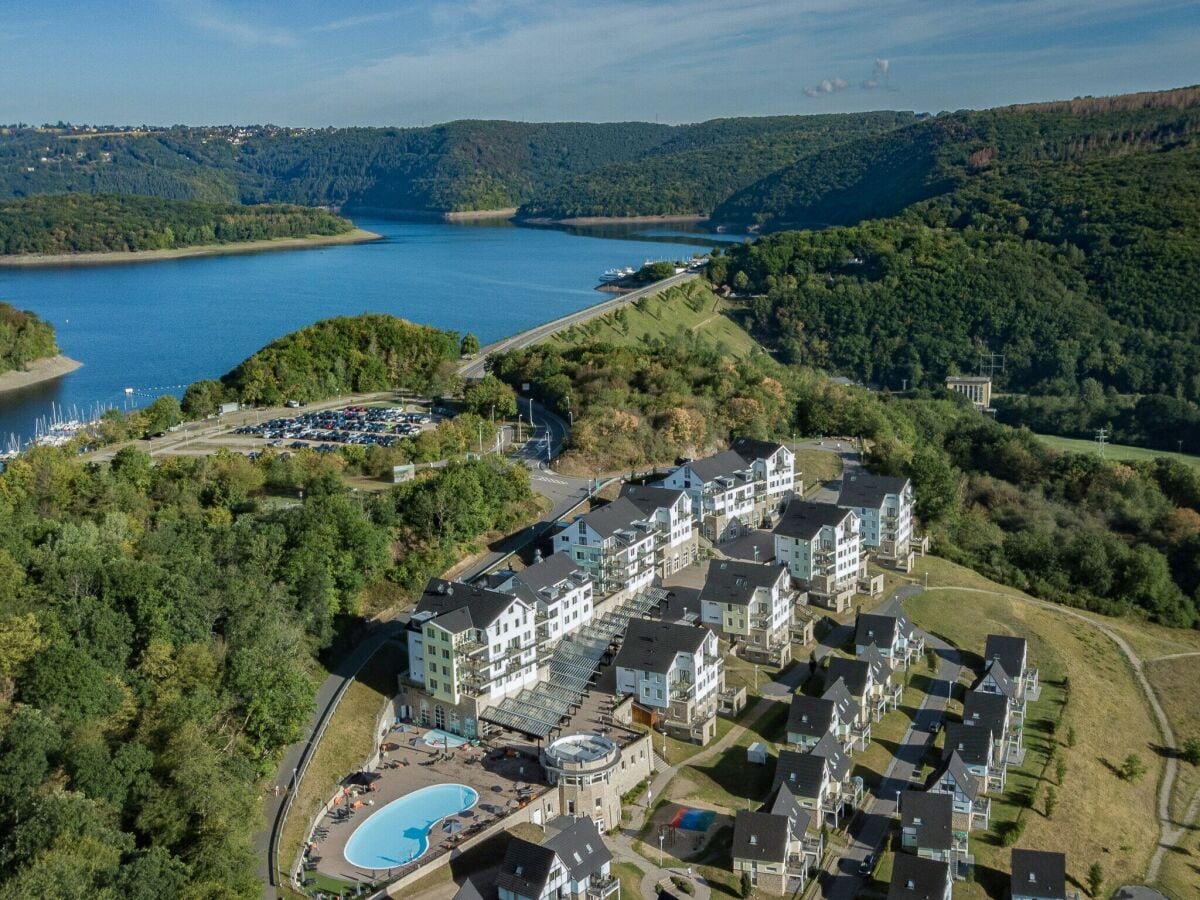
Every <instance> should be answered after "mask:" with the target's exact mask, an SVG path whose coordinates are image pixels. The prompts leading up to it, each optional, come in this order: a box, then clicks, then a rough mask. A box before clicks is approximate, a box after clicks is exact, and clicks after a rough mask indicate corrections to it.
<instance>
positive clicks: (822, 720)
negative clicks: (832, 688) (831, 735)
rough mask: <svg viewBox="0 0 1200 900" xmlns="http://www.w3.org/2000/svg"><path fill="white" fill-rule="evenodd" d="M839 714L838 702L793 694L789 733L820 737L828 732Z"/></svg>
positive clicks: (789, 712) (789, 715)
mask: <svg viewBox="0 0 1200 900" xmlns="http://www.w3.org/2000/svg"><path fill="white" fill-rule="evenodd" d="M836 714H837V704H835V703H834V702H833V701H832V700H827V699H825V698H824V697H806V696H805V695H804V694H793V695H792V706H791V708H790V709H789V710H788V721H787V733H788V734H803V735H806V736H808V737H815V738H819V737H821V735H823V734H827V733H828V732H829V730H830V728H831V727H832V724H833V721H834V717H835V716H836Z"/></svg>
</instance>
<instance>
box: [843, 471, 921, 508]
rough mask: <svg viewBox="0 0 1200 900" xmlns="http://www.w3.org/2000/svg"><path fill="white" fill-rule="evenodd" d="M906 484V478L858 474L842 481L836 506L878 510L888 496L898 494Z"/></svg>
mask: <svg viewBox="0 0 1200 900" xmlns="http://www.w3.org/2000/svg"><path fill="white" fill-rule="evenodd" d="M907 484H908V479H907V478H896V477H893V476H891V475H871V474H860V475H851V476H850V477H849V478H843V479H842V491H841V493H840V494H839V495H838V502H837V505H838V506H845V507H848V508H850V509H860V508H864V509H878V508H879V507H881V506H883V499H884V497H886V496H887V495H888V494H900V493H902V492H903V491H904V488H905V486H906V485H907Z"/></svg>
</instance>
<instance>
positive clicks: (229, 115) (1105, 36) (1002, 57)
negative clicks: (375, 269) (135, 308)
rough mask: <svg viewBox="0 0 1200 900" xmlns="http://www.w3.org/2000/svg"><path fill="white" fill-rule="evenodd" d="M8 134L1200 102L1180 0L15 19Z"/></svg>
mask: <svg viewBox="0 0 1200 900" xmlns="http://www.w3.org/2000/svg"><path fill="white" fill-rule="evenodd" d="M2 8H4V15H3V17H0V122H15V121H25V122H33V123H41V122H44V121H57V120H58V119H65V120H68V121H73V122H93V123H119V124H140V123H142V122H147V123H151V124H172V123H186V124H216V123H231V122H232V123H252V122H253V123H263V122H274V123H277V124H281V125H313V126H322V125H390V124H395V125H419V124H422V123H425V124H431V123H434V122H441V121H447V120H450V119H457V118H506V119H523V120H547V121H551V120H588V121H614V120H628V119H640V120H647V121H653V120H656V119H657V120H659V121H663V122H690V121H699V120H702V119H708V118H714V117H718V116H735V115H766V114H775V113H810V112H811V113H816V112H846V111H855V110H865V109H883V108H889V109H913V110H922V111H930V112H937V111H939V110H944V109H959V108H963V107H984V106H994V105H999V104H1005V103H1015V102H1023V101H1033V100H1049V99H1058V98H1064V97H1073V96H1076V95H1080V94H1111V93H1123V92H1127V91H1137V90H1155V89H1161V88H1167V87H1175V86H1179V85H1184V84H1194V83H1197V82H1200V52H1198V51H1200V3H1197V2H1196V0H1192V2H1178V0H1151V2H1135V0H666V2H651V0H640V2H639V0H611V2H583V0H555V2H532V0H461V2H425V0H405V2H391V3H382V2H376V3H367V2H359V0H341V2H338V0H334V2H329V0H286V2H285V0H253V2H251V0H241V2H237V0H110V2H100V0H62V2H58V3H41V4H33V3H23V2H19V0H8V2H6V3H4V4H2Z"/></svg>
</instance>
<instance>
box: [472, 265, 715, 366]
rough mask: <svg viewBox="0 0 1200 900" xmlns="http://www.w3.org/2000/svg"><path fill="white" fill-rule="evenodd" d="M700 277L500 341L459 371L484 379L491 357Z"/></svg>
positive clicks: (670, 281)
mask: <svg viewBox="0 0 1200 900" xmlns="http://www.w3.org/2000/svg"><path fill="white" fill-rule="evenodd" d="M698 277H699V274H698V273H696V272H684V273H682V274H680V275H672V276H671V277H670V278H664V279H663V280H662V281H656V282H654V284H652V285H650V286H649V287H644V288H639V289H638V290H636V291H630V292H629V293H628V294H619V295H617V296H616V297H614V298H613V299H612V300H604V301H602V302H600V303H597V304H596V305H594V306H589V307H588V308H587V309H581V310H579V311H578V312H573V313H571V314H570V315H567V316H563V317H562V318H561V319H555V320H554V321H553V322H547V323H546V324H545V325H539V326H537V327H536V328H531V329H529V330H528V331H522V332H521V333H520V334H516V335H513V336H512V337H510V338H505V339H504V340H502V341H496V342H495V343H494V344H488V345H487V346H486V347H483V348H482V349H480V351H479V353H477V354H476V356H475V358H474V359H473V360H471V361H470V362H469V363H467V364H466V365H463V366H460V367H459V370H458V371H459V374H460V375H462V377H463V378H467V379H474V378H482V377H483V375H484V369H485V367H486V366H487V357H488V354H490V353H503V352H504V351H506V350H518V349H520V348H521V347H528V346H529V345H530V344H536V343H537V342H538V341H541V340H545V339H546V338H548V337H549V336H550V335H552V334H554V333H556V332H559V331H562V330H563V329H564V328H570V327H571V326H572V325H579V324H581V323H583V322H587V321H588V320H590V319H594V318H596V316H602V315H604V314H605V313H608V312H612V311H613V310H614V309H618V308H619V307H622V306H625V305H626V304H628V303H633V302H634V301H635V300H640V299H641V298H642V297H649V296H650V295H651V294H657V293H659V292H660V291H664V290H666V289H667V288H669V287H674V286H675V285H677V284H683V283H684V282H686V281H691V280H692V279H693V278H698Z"/></svg>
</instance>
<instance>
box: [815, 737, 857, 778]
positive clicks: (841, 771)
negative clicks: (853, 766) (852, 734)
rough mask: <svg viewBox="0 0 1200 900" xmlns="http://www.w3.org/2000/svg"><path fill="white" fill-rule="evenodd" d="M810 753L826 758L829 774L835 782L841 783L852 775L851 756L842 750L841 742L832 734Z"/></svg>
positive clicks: (820, 741) (824, 738)
mask: <svg viewBox="0 0 1200 900" xmlns="http://www.w3.org/2000/svg"><path fill="white" fill-rule="evenodd" d="M809 752H810V753H812V754H814V755H816V756H823V757H825V761H826V762H827V763H828V764H829V774H830V776H831V777H832V778H833V780H834V781H841V780H842V779H843V778H845V777H846V776H847V775H849V774H850V754H848V753H847V752H846V751H845V750H844V749H842V744H841V741H839V740H838V739H837V738H835V737H834V736H833V735H832V734H827V735H825V736H824V737H823V738H821V739H820V740H819V741H817V744H816V746H815V747H813V748H812V750H810V751H809Z"/></svg>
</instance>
